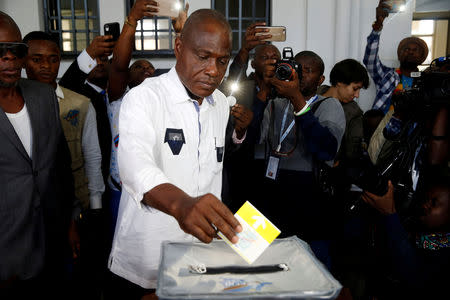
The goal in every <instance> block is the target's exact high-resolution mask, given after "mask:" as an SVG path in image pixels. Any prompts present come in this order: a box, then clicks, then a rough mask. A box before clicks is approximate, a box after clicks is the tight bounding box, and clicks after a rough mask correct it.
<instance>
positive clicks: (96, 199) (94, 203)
mask: <svg viewBox="0 0 450 300" xmlns="http://www.w3.org/2000/svg"><path fill="white" fill-rule="evenodd" d="M89 200H90V201H89V208H90V209H99V208H102V193H95V194H94V193H91V194H90V195H89Z"/></svg>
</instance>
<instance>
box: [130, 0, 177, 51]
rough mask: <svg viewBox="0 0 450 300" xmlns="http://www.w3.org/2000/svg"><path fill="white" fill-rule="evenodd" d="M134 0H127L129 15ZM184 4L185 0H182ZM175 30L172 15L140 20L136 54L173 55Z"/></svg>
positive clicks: (135, 48)
mask: <svg viewBox="0 0 450 300" xmlns="http://www.w3.org/2000/svg"><path fill="white" fill-rule="evenodd" d="M134 2H135V1H134V0H126V6H127V15H128V14H129V12H130V10H131V8H132V7H133V4H134ZM180 3H181V4H183V7H184V0H180ZM174 45H175V31H174V30H173V28H172V20H171V19H170V17H160V16H154V17H153V18H147V17H145V18H144V19H142V20H140V21H138V24H137V27H136V34H135V44H134V53H133V54H134V55H135V56H145V55H147V54H149V53H151V54H157V55H161V56H173V55H174V53H173V48H174Z"/></svg>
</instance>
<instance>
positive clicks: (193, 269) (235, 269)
mask: <svg viewBox="0 0 450 300" xmlns="http://www.w3.org/2000/svg"><path fill="white" fill-rule="evenodd" d="M188 269H189V272H190V273H193V274H199V275H217V274H227V273H228V274H261V273H274V272H286V271H289V267H288V265H287V264H275V265H262V266H251V267H247V266H223V267H207V266H205V265H204V264H197V265H190V266H189V267H188Z"/></svg>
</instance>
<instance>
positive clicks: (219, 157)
mask: <svg viewBox="0 0 450 300" xmlns="http://www.w3.org/2000/svg"><path fill="white" fill-rule="evenodd" d="M218 140H220V139H218V138H214V144H215V147H216V155H217V162H222V160H223V152H224V149H225V147H224V145H223V141H222V143H220V142H218Z"/></svg>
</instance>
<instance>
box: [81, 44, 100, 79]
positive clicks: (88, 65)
mask: <svg viewBox="0 0 450 300" xmlns="http://www.w3.org/2000/svg"><path fill="white" fill-rule="evenodd" d="M77 63H78V67H79V68H80V70H81V71H83V72H84V73H86V74H89V73H90V72H91V71H92V69H94V68H95V67H96V66H97V61H96V60H95V59H93V58H92V57H90V56H89V54H88V53H87V51H86V49H84V50H83V52H81V53H80V55H78V57H77Z"/></svg>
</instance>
